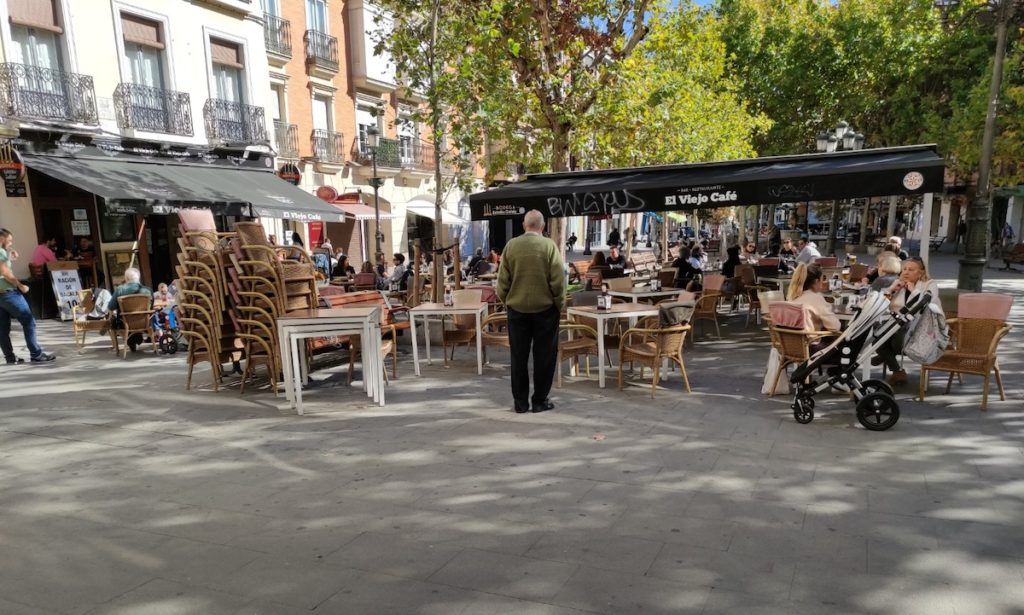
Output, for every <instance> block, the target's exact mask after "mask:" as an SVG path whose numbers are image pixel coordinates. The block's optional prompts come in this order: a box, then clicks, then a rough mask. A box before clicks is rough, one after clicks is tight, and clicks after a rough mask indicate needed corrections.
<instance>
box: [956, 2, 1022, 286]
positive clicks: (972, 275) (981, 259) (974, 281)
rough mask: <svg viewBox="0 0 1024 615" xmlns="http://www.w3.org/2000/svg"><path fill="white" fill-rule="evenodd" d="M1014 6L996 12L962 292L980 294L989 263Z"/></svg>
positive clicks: (962, 265) (960, 281) (962, 263)
mask: <svg viewBox="0 0 1024 615" xmlns="http://www.w3.org/2000/svg"><path fill="white" fill-rule="evenodd" d="M1013 8H1014V3H1013V2H1011V1H1010V0H1002V2H1000V3H999V5H998V7H997V9H996V57H995V61H994V62H993V64H992V81H991V83H990V84H989V91H988V111H987V112H986V113H985V133H984V136H983V137H982V140H981V160H980V161H979V162H978V189H977V192H976V193H975V196H974V201H973V202H972V203H971V206H970V207H969V208H968V210H967V238H966V241H965V242H964V257H963V258H962V259H960V274H959V276H958V277H957V283H956V286H957V288H959V289H962V290H968V291H972V292H981V284H982V277H983V275H984V273H985V263H986V261H987V260H988V238H989V233H990V229H989V226H991V224H992V222H991V219H992V193H991V191H990V184H991V179H992V178H991V175H992V145H993V142H994V140H995V130H996V111H997V105H998V103H999V90H1000V89H1001V87H1002V80H1003V56H1005V55H1006V30H1007V23H1008V22H1009V20H1010V16H1011V15H1012V14H1013Z"/></svg>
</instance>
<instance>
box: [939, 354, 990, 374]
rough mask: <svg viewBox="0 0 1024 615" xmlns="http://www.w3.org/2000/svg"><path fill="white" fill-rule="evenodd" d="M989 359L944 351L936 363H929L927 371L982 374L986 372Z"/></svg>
mask: <svg viewBox="0 0 1024 615" xmlns="http://www.w3.org/2000/svg"><path fill="white" fill-rule="evenodd" d="M989 360H990V359H989V357H984V356H979V355H973V354H961V353H958V352H957V351H955V350H950V351H946V353H945V354H943V355H942V356H941V357H939V360H938V361H935V362H934V363H930V364H929V365H928V369H934V370H947V369H953V370H957V371H960V370H964V371H975V372H978V373H981V374H984V373H985V372H987V371H988V366H989Z"/></svg>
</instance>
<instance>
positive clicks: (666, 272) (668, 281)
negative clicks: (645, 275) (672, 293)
mask: <svg viewBox="0 0 1024 615" xmlns="http://www.w3.org/2000/svg"><path fill="white" fill-rule="evenodd" d="M658 280H660V281H661V287H662V288H671V287H672V285H673V284H674V283H675V281H676V270H675V269H662V270H661V271H659V272H658Z"/></svg>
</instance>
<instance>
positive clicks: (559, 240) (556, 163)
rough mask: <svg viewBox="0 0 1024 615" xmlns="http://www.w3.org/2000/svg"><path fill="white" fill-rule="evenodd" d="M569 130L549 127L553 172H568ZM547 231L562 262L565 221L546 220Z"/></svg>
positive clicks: (565, 127) (559, 126) (563, 256)
mask: <svg viewBox="0 0 1024 615" xmlns="http://www.w3.org/2000/svg"><path fill="white" fill-rule="evenodd" d="M569 129H570V126H566V125H557V126H552V127H551V137H552V139H551V170H552V171H554V172H559V171H568V170H569ZM548 231H549V234H550V236H551V240H552V241H554V242H555V246H556V247H557V248H558V252H559V253H560V254H561V255H562V261H563V262H564V261H565V220H564V219H563V218H551V219H550V220H548Z"/></svg>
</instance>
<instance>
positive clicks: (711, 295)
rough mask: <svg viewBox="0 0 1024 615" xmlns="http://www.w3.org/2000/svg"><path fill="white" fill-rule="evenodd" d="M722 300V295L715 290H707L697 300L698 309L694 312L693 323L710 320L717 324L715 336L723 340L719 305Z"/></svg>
mask: <svg viewBox="0 0 1024 615" xmlns="http://www.w3.org/2000/svg"><path fill="white" fill-rule="evenodd" d="M721 299H722V293H721V292H719V291H715V290H705V291H704V292H702V293H701V295H700V297H698V298H697V307H696V309H695V310H694V311H693V320H692V321H691V322H692V323H696V322H697V321H699V320H710V321H711V322H713V323H715V335H716V336H717V337H718V339H722V332H721V330H720V329H719V328H718V303H719V302H720V301H721Z"/></svg>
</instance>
